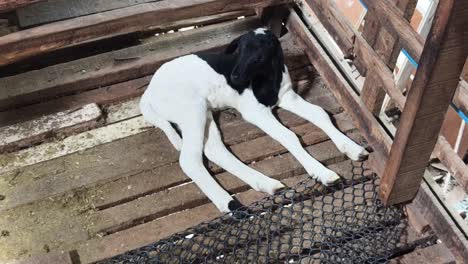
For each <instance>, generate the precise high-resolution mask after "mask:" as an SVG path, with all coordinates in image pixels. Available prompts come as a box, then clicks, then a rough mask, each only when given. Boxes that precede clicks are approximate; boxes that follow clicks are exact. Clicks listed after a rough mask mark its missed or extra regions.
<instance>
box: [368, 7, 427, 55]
mask: <svg viewBox="0 0 468 264" xmlns="http://www.w3.org/2000/svg"><path fill="white" fill-rule="evenodd" d="M362 1H363V2H364V3H365V4H366V5H367V7H368V8H369V11H370V12H373V13H374V15H375V16H376V17H377V18H378V19H379V21H380V24H381V25H382V26H384V27H385V28H386V29H387V30H388V31H389V32H390V33H391V34H392V35H395V36H398V37H399V39H400V41H401V43H402V45H403V48H405V49H406V50H407V51H408V53H409V54H410V55H411V57H413V59H415V60H416V61H419V59H420V56H421V53H422V50H423V44H424V41H423V39H422V38H421V36H420V35H419V34H418V33H417V32H416V31H414V30H413V28H412V27H411V25H410V23H409V22H408V20H406V19H405V18H404V13H403V12H402V11H401V10H400V9H398V7H397V6H396V5H395V4H394V3H393V2H391V1H390V0H379V1H375V0H362Z"/></svg>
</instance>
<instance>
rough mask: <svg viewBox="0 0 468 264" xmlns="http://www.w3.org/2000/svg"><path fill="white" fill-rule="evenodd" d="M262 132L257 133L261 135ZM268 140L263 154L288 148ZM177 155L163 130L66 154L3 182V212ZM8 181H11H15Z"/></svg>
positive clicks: (242, 150)
mask: <svg viewBox="0 0 468 264" xmlns="http://www.w3.org/2000/svg"><path fill="white" fill-rule="evenodd" d="M290 116H291V115H290ZM285 121H286V122H285V123H286V124H287V125H290V124H291V123H293V122H298V121H299V122H301V121H300V120H296V119H291V118H290V119H286V120H285ZM301 123H302V122H301ZM340 124H341V126H342V127H343V128H345V129H347V130H349V129H351V128H352V127H351V125H350V124H349V123H344V122H340ZM240 125H242V123H241V124H240ZM311 128H312V125H308V126H306V127H299V128H298V131H299V132H300V131H302V133H304V131H307V132H310V135H305V136H308V137H307V138H304V140H307V141H311V142H313V141H315V142H317V141H319V140H320V139H322V140H324V139H326V136H325V135H324V134H323V133H322V132H321V131H317V129H311ZM255 130H256V129H255V128H254V127H252V129H250V130H247V131H244V133H245V134H252V132H254V131H255ZM258 132H260V131H258ZM258 132H257V134H258V135H261V134H259V133H258ZM300 133H301V132H300ZM236 138H237V137H236ZM146 141H148V142H146ZM227 142H229V140H227ZM265 142H267V143H269V144H270V146H271V147H270V148H269V149H264V148H263V150H264V153H263V155H266V156H268V155H273V154H277V153H279V152H281V151H284V148H283V147H282V146H280V145H279V144H275V142H274V141H273V140H271V139H270V138H269V137H264V138H260V139H258V140H257V143H259V144H261V145H263V144H264V143H265ZM309 143H310V142H309ZM127 144H128V145H127ZM142 146H143V147H142ZM124 149H125V150H124ZM121 151H125V154H126V155H118V156H117V158H114V156H115V155H114V153H120V152H121ZM233 151H234V154H237V155H238V156H239V158H241V159H244V160H245V161H251V160H254V159H259V158H261V157H264V156H260V157H258V155H259V154H258V153H259V152H258V151H256V152H249V151H250V148H249V147H244V144H242V143H240V144H239V145H238V146H233ZM265 153H266V154H265ZM142 157H143V158H142ZM177 158H178V154H177V152H176V151H175V150H174V149H173V148H172V146H171V145H170V143H169V142H168V140H167V139H166V138H165V136H164V135H163V133H162V132H161V131H160V130H153V131H148V132H145V133H141V134H138V135H136V136H134V137H130V138H128V140H126V142H125V143H124V142H122V141H117V142H115V143H114V144H107V145H102V147H98V148H97V149H91V150H90V151H88V152H84V153H78V154H76V155H70V156H66V157H64V158H63V159H62V160H61V161H59V162H55V161H52V162H49V163H48V164H47V163H46V164H44V163H41V164H38V165H37V166H32V167H31V168H26V169H25V170H22V171H21V172H20V173H21V174H29V173H28V171H29V172H32V175H35V176H36V177H37V178H36V179H35V180H34V181H31V180H29V181H26V182H23V183H21V184H16V185H13V186H11V185H10V184H2V185H3V187H2V188H1V189H2V193H3V195H4V196H5V199H4V200H3V201H2V203H0V211H1V210H7V209H11V208H14V207H16V206H20V205H24V204H27V203H31V202H33V201H36V200H41V199H45V198H47V197H53V196H56V195H59V194H63V193H64V192H67V191H71V190H73V189H76V188H82V187H85V186H89V185H95V184H99V183H100V182H107V181H111V180H114V179H118V178H121V177H125V176H131V175H136V174H140V173H144V172H145V171H148V170H150V171H153V170H154V169H157V168H158V167H161V166H163V165H165V164H168V163H170V162H176V161H177ZM113 164H115V165H113ZM110 165H113V166H110ZM38 175H45V176H44V177H42V178H39V177H40V176H39V177H38ZM10 177H16V179H15V180H19V179H18V175H17V174H16V172H15V174H14V175H12V176H10ZM176 180H177V178H176V177H171V183H169V184H168V185H166V186H170V185H172V184H174V182H173V181H176ZM8 182H9V183H10V182H11V180H10V181H8ZM176 182H177V181H176ZM2 185H0V186H2ZM25 192H27V193H28V195H27V196H25V195H23V194H24V193H25Z"/></svg>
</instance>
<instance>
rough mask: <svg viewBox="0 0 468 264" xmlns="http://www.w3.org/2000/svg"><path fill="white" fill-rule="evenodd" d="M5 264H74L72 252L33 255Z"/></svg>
mask: <svg viewBox="0 0 468 264" xmlns="http://www.w3.org/2000/svg"><path fill="white" fill-rule="evenodd" d="M4 264H73V261H72V258H71V256H70V253H68V252H65V253H62V252H60V253H58V252H57V253H55V252H54V253H49V254H45V255H37V256H32V257H29V258H25V259H20V260H15V261H7V262H6V263H4Z"/></svg>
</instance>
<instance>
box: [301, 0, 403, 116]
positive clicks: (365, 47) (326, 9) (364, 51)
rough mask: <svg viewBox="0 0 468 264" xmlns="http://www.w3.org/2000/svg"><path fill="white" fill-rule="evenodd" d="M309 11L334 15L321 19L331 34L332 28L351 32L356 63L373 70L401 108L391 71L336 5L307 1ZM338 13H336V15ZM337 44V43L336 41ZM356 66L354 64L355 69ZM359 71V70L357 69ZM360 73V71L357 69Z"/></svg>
mask: <svg viewBox="0 0 468 264" xmlns="http://www.w3.org/2000/svg"><path fill="white" fill-rule="evenodd" d="M307 3H308V4H309V6H310V7H311V9H312V10H313V11H314V12H315V13H316V14H317V13H320V12H322V13H324V14H334V15H333V19H326V18H325V21H324V20H323V19H321V22H322V24H323V25H324V27H325V28H326V29H327V31H328V32H331V30H333V28H342V29H345V30H344V31H346V32H353V34H354V37H353V43H354V50H353V53H354V54H355V55H356V60H355V61H356V62H360V63H359V64H360V65H363V67H365V68H366V69H373V70H375V72H376V73H377V74H378V75H379V78H380V79H381V80H382V84H383V86H382V88H384V89H385V92H386V93H387V94H388V95H389V96H390V97H392V99H393V100H395V102H396V103H397V105H399V106H401V107H403V106H404V104H405V97H404V96H403V94H402V92H401V91H400V90H398V89H397V88H396V86H395V81H394V78H393V73H392V71H391V70H390V69H389V68H388V67H387V65H386V64H385V62H384V61H383V60H382V59H381V58H380V57H379V55H378V54H377V53H376V52H375V50H374V49H373V48H372V47H371V46H370V45H369V44H368V43H367V41H366V40H365V39H364V38H363V37H362V36H361V35H360V34H359V33H358V32H357V31H356V30H355V29H354V28H353V27H352V26H351V25H350V24H349V21H348V20H347V19H346V18H345V17H344V16H343V15H342V14H340V13H339V10H338V9H337V7H336V4H335V3H334V2H333V1H327V0H314V1H311V0H307ZM337 12H338V13H337ZM332 36H333V38H334V39H335V40H337V39H341V38H343V36H342V35H332ZM337 43H338V44H339V42H338V41H337ZM357 66H358V64H356V67H357ZM358 69H359V68H358ZM359 71H361V69H359Z"/></svg>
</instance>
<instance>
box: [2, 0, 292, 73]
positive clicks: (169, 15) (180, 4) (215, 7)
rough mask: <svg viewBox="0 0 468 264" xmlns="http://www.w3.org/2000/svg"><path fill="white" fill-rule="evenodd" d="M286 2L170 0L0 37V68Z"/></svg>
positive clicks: (270, 0) (263, 0)
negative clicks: (112, 39) (168, 26)
mask: <svg viewBox="0 0 468 264" xmlns="http://www.w3.org/2000/svg"><path fill="white" fill-rule="evenodd" d="M287 2H290V0H253V1H251V0H240V1H230V0H191V1H186V0H172V1H160V2H156V3H147V4H141V5H136V6H131V7H127V8H121V9H116V10H112V11H108V12H103V13H98V14H93V15H88V16H84V17H78V18H73V19H69V20H65V21H60V22H57V23H52V24H48V25H44V26H39V27H35V28H31V29H28V30H22V31H19V32H16V33H13V34H9V35H6V36H4V37H2V38H0V50H2V53H1V54H0V66H2V65H7V64H10V63H12V62H15V61H19V60H21V59H24V58H27V57H31V56H34V55H38V54H42V53H46V52H49V51H53V50H57V49H60V48H63V47H67V46H70V45H75V44H78V43H82V42H85V41H92V40H97V39H103V38H107V37H110V36H117V35H123V34H128V33H132V32H138V31H145V30H149V29H151V28H154V27H157V26H159V25H162V24H167V23H173V22H175V21H179V20H183V19H189V18H194V17H199V16H200V15H201V14H203V15H202V16H209V15H214V14H220V13H225V12H229V11H237V10H247V9H252V8H257V7H266V6H270V5H277V4H284V3H287ZM156 18H157V19H156Z"/></svg>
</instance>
